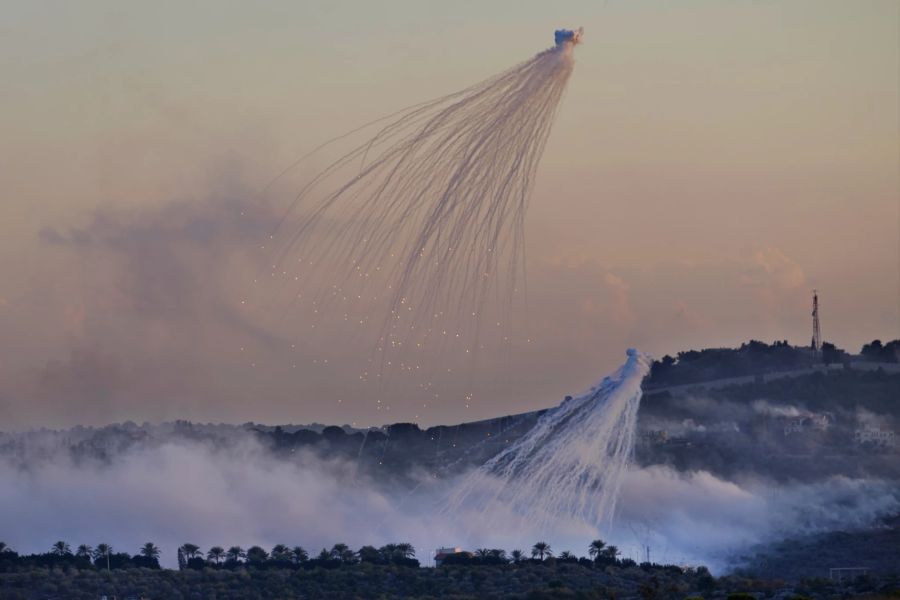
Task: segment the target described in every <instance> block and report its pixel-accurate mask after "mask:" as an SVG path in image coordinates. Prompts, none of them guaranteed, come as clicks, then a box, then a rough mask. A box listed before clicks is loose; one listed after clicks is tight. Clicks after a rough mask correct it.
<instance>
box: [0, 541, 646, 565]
mask: <svg viewBox="0 0 900 600" xmlns="http://www.w3.org/2000/svg"><path fill="white" fill-rule="evenodd" d="M620 554H621V553H620V552H619V549H618V548H617V547H616V546H613V545H608V544H606V543H605V542H604V541H603V540H599V539H598V540H594V541H592V542H591V543H590V545H589V546H588V556H589V558H586V557H578V556H576V555H574V554H573V553H572V552H568V551H564V552H561V553H560V554H559V555H558V556H554V553H553V549H552V548H551V546H550V544H548V543H547V542H544V541H540V542H537V543H535V544H534V545H533V546H532V548H531V553H530V559H529V557H528V556H527V555H526V553H525V552H523V551H522V550H513V551H512V552H509V553H507V552H506V550H503V549H499V548H479V549H477V550H475V551H474V552H458V553H454V554H450V555H447V556H445V557H443V560H442V564H445V565H501V564H510V563H513V564H520V563H523V562H545V561H548V560H553V561H554V562H572V563H581V564H586V565H618V566H626V567H627V566H634V565H635V564H636V563H635V562H634V561H633V560H631V559H620V558H619V555H620ZM160 555H161V551H160V549H159V547H158V546H157V545H156V544H154V543H153V542H147V543H145V544H144V545H143V546H141V547H140V548H139V549H138V551H137V553H135V554H133V555H132V554H129V553H127V552H116V551H115V550H113V548H112V546H111V545H110V544H106V543H101V544H97V546H96V547H91V546H90V545H87V544H81V545H79V546H77V547H76V548H75V549H74V550H73V549H72V547H71V546H70V545H69V544H68V543H67V542H64V541H58V542H56V543H55V544H53V545H52V546H51V548H50V550H49V551H48V552H46V553H42V554H30V555H19V554H18V553H17V552H15V551H14V550H13V549H12V548H10V547H9V546H8V545H7V544H6V543H4V542H0V567H12V566H48V567H53V566H71V567H75V568H82V569H90V568H94V569H101V570H113V569H125V568H137V567H143V568H149V569H159V568H161V567H160V564H159V558H160ZM415 556H416V549H415V547H413V545H412V544H409V543H395V544H385V545H384V546H381V547H378V548H376V547H375V546H363V547H361V548H359V549H358V550H353V549H351V548H350V547H349V546H347V544H343V543H338V544H335V545H334V546H332V547H331V549H326V548H323V549H322V550H321V551H320V552H319V553H318V554H316V555H315V556H311V555H310V553H309V552H307V550H306V549H305V548H303V546H289V545H286V544H276V545H275V546H273V547H272V549H271V550H266V549H265V548H263V547H261V546H250V547H249V548H247V549H246V550H245V549H244V548H243V547H241V546H230V547H228V548H227V549H226V548H224V547H222V546H212V547H210V548H209V549H208V550H207V551H205V552H204V551H203V550H202V549H201V548H200V546H198V545H196V544H192V543H186V544H182V545H181V546H179V547H178V549H177V562H178V568H179V569H182V570H183V569H195V570H202V569H206V568H215V569H235V568H238V567H241V566H249V567H254V568H261V569H267V568H287V569H297V568H305V569H310V568H315V567H323V568H330V569H333V568H339V567H342V566H347V565H356V564H360V563H370V564H380V565H397V566H406V567H419V566H420V563H419V561H418V560H416V558H415Z"/></svg>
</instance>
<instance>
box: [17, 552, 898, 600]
mask: <svg viewBox="0 0 900 600" xmlns="http://www.w3.org/2000/svg"><path fill="white" fill-rule="evenodd" d="M102 596H107V597H108V598H112V597H116V598H118V599H120V600H121V599H126V598H135V599H138V598H144V599H150V598H154V599H156V598H166V599H173V600H178V599H195V598H196V599H204V600H206V599H215V600H225V599H235V600H237V599H277V598H336V599H341V598H347V599H356V598H384V599H390V598H457V599H463V598H466V599H468V598H522V599H541V598H582V599H594V598H597V599H599V598H603V599H612V598H617V599H626V598H636V599H643V600H654V599H668V598H672V599H686V598H706V599H722V600H751V599H762V598H771V599H774V600H787V599H798V600H799V599H801V598H822V599H825V598H828V599H831V598H835V599H837V598H873V599H876V598H878V599H880V598H900V581H898V580H897V578H892V579H868V578H862V579H858V580H856V581H855V582H853V583H850V584H846V583H845V584H838V583H835V582H832V581H828V580H824V579H811V580H806V581H803V582H800V583H797V584H791V585H787V584H785V583H784V582H783V581H779V580H775V581H772V580H768V581H767V580H758V579H751V578H745V577H738V576H729V577H723V578H719V579H716V578H714V577H712V576H710V575H709V573H708V572H706V571H705V570H704V569H700V570H696V571H694V570H688V571H683V570H681V569H679V568H678V567H671V566H669V567H663V566H658V565H653V566H649V565H641V566H637V565H635V566H628V567H624V568H623V567H617V566H606V567H598V566H596V565H585V564H583V563H565V562H562V561H553V560H550V561H545V562H543V563H534V562H527V563H523V564H518V565H516V564H508V565H491V566H443V567H437V568H416V567H402V566H394V565H369V564H358V565H354V566H350V567H341V568H337V569H323V568H316V569H312V570H304V569H256V568H241V569H238V570H224V569H214V568H207V569H203V570H192V569H186V570H181V571H176V570H165V569H163V570H160V569H147V568H134V569H122V570H113V571H111V572H106V571H103V570H96V569H86V570H82V569H71V568H70V569H61V568H53V569H48V568H35V569H30V570H23V571H14V572H5V573H0V598H2V599H3V600H13V599H16V600H19V599H22V600H31V599H50V598H66V599H73V600H80V599H84V600H88V599H92V600H96V599H98V598H101V597H102Z"/></svg>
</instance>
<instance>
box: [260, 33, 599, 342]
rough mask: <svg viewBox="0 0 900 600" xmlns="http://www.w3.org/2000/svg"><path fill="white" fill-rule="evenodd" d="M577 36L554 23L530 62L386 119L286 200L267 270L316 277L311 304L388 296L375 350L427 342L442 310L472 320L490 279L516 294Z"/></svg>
mask: <svg viewBox="0 0 900 600" xmlns="http://www.w3.org/2000/svg"><path fill="white" fill-rule="evenodd" d="M580 36H581V31H580V30H579V31H578V32H573V31H567V30H560V31H558V32H556V42H557V43H556V45H555V46H554V47H552V48H550V49H548V50H545V51H543V52H541V53H539V54H537V55H536V56H534V57H533V58H531V59H530V60H528V61H526V62H524V63H522V64H520V65H517V66H515V67H513V68H512V69H509V70H507V71H505V72H503V73H501V74H499V75H496V76H494V77H491V78H489V79H487V80H485V81H482V82H481V83H478V84H476V85H474V86H472V87H469V88H467V89H465V90H462V91H460V92H457V93H454V94H450V95H448V96H444V97H442V98H438V99H436V100H432V101H430V102H426V103H424V104H419V105H415V106H413V107H410V108H408V109H405V110H402V111H400V112H399V113H395V115H392V116H390V117H387V118H385V119H382V120H380V122H384V121H387V123H386V124H385V125H383V126H382V127H381V129H380V130H378V131H377V133H375V135H374V136H373V137H371V138H370V139H368V140H367V141H365V142H364V143H362V144H359V145H357V146H356V147H355V148H353V149H352V150H351V151H350V152H349V153H347V154H346V155H344V156H343V157H341V158H339V159H338V160H336V161H335V162H334V163H332V164H331V165H329V166H328V167H326V168H325V169H324V170H323V171H321V172H320V173H319V174H318V175H316V176H315V177H313V178H312V179H311V180H309V181H308V182H307V183H306V185H304V186H303V187H302V188H301V189H300V191H299V193H298V194H297V195H296V197H295V198H294V199H293V201H292V202H291V203H290V206H289V207H288V209H287V210H286V211H285V214H284V218H283V219H282V221H281V223H280V224H279V226H278V228H277V229H276V231H275V232H274V233H273V234H272V236H271V239H272V242H271V243H272V244H273V245H274V253H275V260H274V261H273V263H272V265H271V269H272V275H273V276H275V277H278V278H282V280H283V281H285V282H291V281H297V282H299V283H297V284H296V285H297V286H298V289H300V290H307V291H308V290H310V289H312V290H313V292H312V294H311V299H312V301H313V303H314V304H315V305H316V306H317V307H323V306H325V305H326V304H330V303H332V302H334V301H335V299H336V298H338V299H340V300H342V301H343V300H346V299H347V298H349V299H350V300H351V301H353V302H355V303H356V306H357V307H365V308H369V307H371V306H373V303H374V302H376V301H377V300H378V299H379V298H381V299H382V300H383V301H384V302H387V304H388V305H389V306H388V309H387V311H386V314H385V316H384V318H383V319H381V320H382V325H381V329H380V334H379V346H380V347H381V348H382V349H386V348H388V347H396V346H399V345H402V344H403V343H405V342H407V341H409V340H410V339H412V338H418V340H417V341H418V342H419V343H423V342H425V341H426V340H427V339H428V338H430V337H431V336H432V335H434V334H435V329H436V327H435V322H436V321H438V320H441V319H443V318H446V319H448V320H451V319H453V320H455V321H454V322H461V321H463V320H464V321H465V322H466V323H472V322H475V323H476V326H475V327H474V328H473V329H477V321H478V319H479V318H480V313H481V310H480V309H481V307H482V306H483V305H484V304H485V303H486V301H487V299H488V297H489V294H490V291H491V290H492V289H493V290H495V291H496V293H497V297H498V300H499V301H500V302H504V301H506V302H509V301H511V297H512V293H513V290H514V289H515V279H516V276H517V273H518V272H519V271H520V270H521V267H522V264H523V263H522V252H521V247H522V231H523V223H524V217H525V211H526V208H527V205H528V199H529V192H530V190H531V187H532V183H533V181H534V177H535V172H536V169H537V166H538V162H539V160H540V157H541V154H542V152H543V149H544V146H545V144H546V141H547V137H548V134H549V132H550V127H551V124H552V122H553V119H554V115H555V113H556V110H557V107H558V105H559V102H560V99H561V98H562V96H563V92H564V91H565V87H566V82H567V81H568V79H569V76H570V75H571V73H572V68H573V58H572V49H573V47H574V46H575V45H576V44H577V43H578V42H579V41H580ZM378 122H379V121H375V122H373V123H378ZM342 137H343V136H342ZM337 139H340V138H336V140H337ZM292 296H293V297H297V296H299V294H294V293H293V292H292ZM308 297H309V296H308ZM317 309H318V308H317ZM344 309H345V311H348V310H350V308H349V307H346V306H345V307H344ZM345 314H346V312H345ZM369 319H370V317H369V316H368V315H365V316H364V317H363V318H362V319H360V323H361V324H365V323H366V322H368V321H369ZM375 320H376V322H377V321H378V320H379V317H377V316H376V317H375Z"/></svg>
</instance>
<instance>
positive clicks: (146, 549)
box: [138, 542, 159, 560]
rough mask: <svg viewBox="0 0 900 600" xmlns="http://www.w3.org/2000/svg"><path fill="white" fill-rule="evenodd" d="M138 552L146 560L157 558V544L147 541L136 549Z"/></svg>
mask: <svg viewBox="0 0 900 600" xmlns="http://www.w3.org/2000/svg"><path fill="white" fill-rule="evenodd" d="M138 554H140V555H141V556H143V557H144V558H146V559H147V560H153V559H158V558H159V546H157V545H156V544H154V543H153V542H147V543H146V544H144V545H143V546H141V549H140V550H138Z"/></svg>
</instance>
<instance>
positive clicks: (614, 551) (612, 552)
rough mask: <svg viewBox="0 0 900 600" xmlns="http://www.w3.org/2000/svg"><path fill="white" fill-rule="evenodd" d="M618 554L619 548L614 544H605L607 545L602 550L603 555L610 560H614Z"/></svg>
mask: <svg viewBox="0 0 900 600" xmlns="http://www.w3.org/2000/svg"><path fill="white" fill-rule="evenodd" d="M620 554H621V552H619V549H618V548H617V547H616V546H607V547H606V548H605V549H604V550H603V555H604V556H606V558H608V559H610V560H612V561H615V560H616V558H617V557H618V556H619V555H620Z"/></svg>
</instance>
